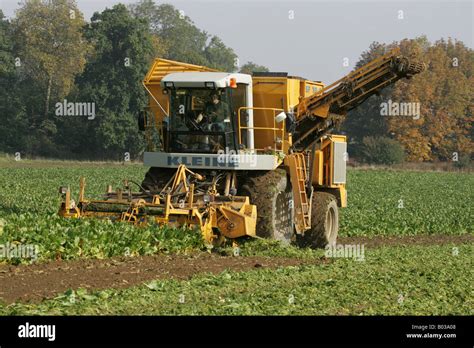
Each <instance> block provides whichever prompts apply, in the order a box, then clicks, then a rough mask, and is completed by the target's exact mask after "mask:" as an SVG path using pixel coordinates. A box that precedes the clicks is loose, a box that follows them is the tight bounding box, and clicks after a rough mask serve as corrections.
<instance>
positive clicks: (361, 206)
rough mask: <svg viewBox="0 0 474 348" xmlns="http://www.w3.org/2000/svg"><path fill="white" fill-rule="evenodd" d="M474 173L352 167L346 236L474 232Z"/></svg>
mask: <svg viewBox="0 0 474 348" xmlns="http://www.w3.org/2000/svg"><path fill="white" fill-rule="evenodd" d="M473 186H474V176H473V175H472V174H469V173H442V172H410V171H387V170H386V171H381V170H351V171H349V172H348V185H347V189H348V203H347V204H348V207H347V208H345V209H341V210H340V214H341V215H340V229H339V234H340V235H341V236H374V235H387V236H388V235H418V234H463V233H473V232H474V230H473V224H472V216H473V214H474V211H473V206H472V204H471V203H472V201H473V200H474V191H473V190H472V187H473Z"/></svg>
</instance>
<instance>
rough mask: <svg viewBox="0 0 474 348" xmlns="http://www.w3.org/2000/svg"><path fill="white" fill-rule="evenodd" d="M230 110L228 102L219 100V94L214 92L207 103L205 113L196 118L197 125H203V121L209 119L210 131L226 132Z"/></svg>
mask: <svg viewBox="0 0 474 348" xmlns="http://www.w3.org/2000/svg"><path fill="white" fill-rule="evenodd" d="M228 110H229V108H228V105H227V103H226V102H223V101H221V100H220V98H219V94H218V93H217V92H213V93H212V94H211V95H210V100H209V101H208V102H207V103H206V105H205V107H204V110H203V112H201V113H200V114H199V115H198V117H197V118H196V122H197V123H201V122H202V121H203V119H205V118H207V119H206V121H207V123H208V127H209V130H211V131H221V132H222V131H224V130H225V127H224V122H226V120H227V119H228V115H227V112H228Z"/></svg>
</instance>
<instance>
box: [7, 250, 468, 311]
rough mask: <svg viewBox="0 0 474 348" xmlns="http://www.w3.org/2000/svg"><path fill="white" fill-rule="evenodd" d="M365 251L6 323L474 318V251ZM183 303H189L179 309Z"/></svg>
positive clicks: (163, 283)
mask: <svg viewBox="0 0 474 348" xmlns="http://www.w3.org/2000/svg"><path fill="white" fill-rule="evenodd" d="M456 247H457V248H458V250H459V255H458V256H453V253H452V250H453V245H443V246H406V247H391V248H378V249H366V251H365V261H354V260H352V259H335V260H333V262H330V263H322V264H321V263H320V264H316V265H306V266H298V267H285V268H280V269H277V270H270V269H259V270H253V271H248V272H240V273H237V272H229V271H226V272H223V273H221V274H218V275H210V274H203V275H199V276H196V277H194V278H192V279H191V280H189V281H178V280H156V281H152V282H149V283H147V284H145V285H141V286H135V287H132V288H129V289H124V290H116V289H109V290H102V291H87V290H85V289H78V290H68V291H66V292H65V293H64V294H62V295H60V296H58V297H57V298H56V299H52V300H46V301H43V302H42V303H39V304H13V305H9V306H8V307H1V306H0V314H2V315H98V314H100V315H472V314H473V313H474V312H473V308H474V303H473V300H472V294H471V292H470V289H471V288H472V286H471V283H470V282H471V277H469V276H467V275H466V271H467V270H470V269H471V267H472V266H471V263H472V260H471V255H472V253H473V252H474V247H473V245H471V244H465V245H456ZM180 297H181V298H182V299H184V301H181V303H180V302H179V300H180Z"/></svg>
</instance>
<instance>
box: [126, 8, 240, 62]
mask: <svg viewBox="0 0 474 348" xmlns="http://www.w3.org/2000/svg"><path fill="white" fill-rule="evenodd" d="M130 9H131V12H132V13H133V14H134V15H135V16H136V17H138V18H143V19H145V20H147V22H148V23H149V26H150V30H151V33H152V34H153V35H155V36H156V37H158V40H159V42H160V43H161V45H162V46H163V47H164V51H165V52H164V58H167V59H172V60H177V61H181V62H185V63H191V64H198V65H205V66H209V67H212V68H215V69H218V70H222V71H234V70H235V61H236V58H237V55H236V54H235V53H234V51H233V50H232V48H230V47H227V46H226V45H225V44H224V43H223V42H222V40H221V39H220V38H219V37H217V36H212V37H211V36H210V35H209V34H208V33H207V32H205V31H204V30H201V29H199V28H198V27H196V25H195V24H194V23H193V21H192V20H191V18H190V17H188V16H187V15H186V14H185V13H183V12H180V11H179V10H177V9H176V8H175V7H174V6H172V5H170V4H160V5H156V4H155V3H154V2H153V1H152V0H142V1H140V2H138V3H137V4H134V5H131V6H130Z"/></svg>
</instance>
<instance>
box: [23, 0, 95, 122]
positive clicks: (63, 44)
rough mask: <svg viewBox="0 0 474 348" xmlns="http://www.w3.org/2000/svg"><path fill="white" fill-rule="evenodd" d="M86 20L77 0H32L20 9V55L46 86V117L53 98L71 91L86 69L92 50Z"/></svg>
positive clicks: (30, 73)
mask: <svg viewBox="0 0 474 348" xmlns="http://www.w3.org/2000/svg"><path fill="white" fill-rule="evenodd" d="M84 24H85V22H84V19H83V16H82V13H81V12H80V11H79V10H78V8H77V5H76V2H75V1H74V0H48V1H41V0H28V1H25V2H24V4H23V6H22V7H21V8H20V9H19V10H18V11H17V13H16V18H15V21H14V26H15V31H16V33H15V34H16V40H17V43H18V47H19V49H18V54H19V58H20V60H21V64H22V66H23V67H24V72H25V74H27V75H28V76H29V77H30V78H31V79H33V80H34V81H36V82H38V84H39V85H40V86H41V88H42V94H43V101H44V102H43V105H44V107H43V115H44V118H45V119H47V118H48V114H49V110H50V104H51V100H52V99H53V100H54V101H57V100H59V99H61V98H63V97H64V96H65V95H67V93H68V92H69V91H70V90H71V87H72V85H73V82H74V77H75V76H76V75H77V74H79V73H81V72H82V70H83V69H84V65H85V63H86V60H85V55H86V53H87V51H88V45H87V43H86V42H85V41H84V39H83V37H82V32H81V30H82V27H83V25H84Z"/></svg>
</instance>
